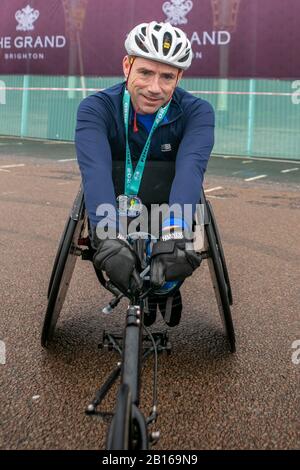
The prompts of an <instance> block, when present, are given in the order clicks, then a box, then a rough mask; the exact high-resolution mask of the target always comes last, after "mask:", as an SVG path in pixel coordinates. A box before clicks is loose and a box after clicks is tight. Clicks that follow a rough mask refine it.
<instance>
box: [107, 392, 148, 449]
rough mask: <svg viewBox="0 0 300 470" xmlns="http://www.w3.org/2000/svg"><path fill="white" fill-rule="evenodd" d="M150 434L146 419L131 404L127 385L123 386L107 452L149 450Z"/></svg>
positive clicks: (108, 437) (108, 439) (109, 434)
mask: <svg viewBox="0 0 300 470" xmlns="http://www.w3.org/2000/svg"><path fill="white" fill-rule="evenodd" d="M148 448H149V446H148V432H147V425H146V421H145V418H144V416H143V414H142V413H141V411H140V410H139V408H138V407H137V406H136V405H135V404H134V403H132V402H131V393H130V390H129V387H128V385H127V384H122V385H121V386H120V389H119V393H118V397H117V405H116V409H115V414H114V417H113V419H112V422H111V425H110V428H109V431H108V435H107V443H106V449H107V450H148Z"/></svg>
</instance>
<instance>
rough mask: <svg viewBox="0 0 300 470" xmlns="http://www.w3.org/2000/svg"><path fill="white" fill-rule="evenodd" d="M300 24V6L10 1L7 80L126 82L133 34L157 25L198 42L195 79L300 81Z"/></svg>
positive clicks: (2, 24)
mask: <svg viewBox="0 0 300 470" xmlns="http://www.w3.org/2000/svg"><path fill="white" fill-rule="evenodd" d="M299 18H300V1H299V0H289V1H288V2H283V1H282V0H263V1H262V0H168V1H164V0H152V1H151V2H147V1H145V0H131V1H130V2H129V1H128V2H127V1H125V0H111V1H110V2H109V1H107V0H47V1H45V0H2V2H1V16H0V74H12V73H20V74H47V75H53V74H55V75H105V76H114V75H122V68H121V63H122V58H123V56H124V54H125V49H124V41H125V38H126V33H127V32H128V31H130V30H131V29H132V28H133V27H134V26H135V25H136V24H138V23H142V22H148V21H152V20H156V21H164V22H169V23H171V24H173V25H174V26H178V27H180V28H182V29H183V30H184V31H185V32H186V34H187V36H188V38H189V39H190V41H191V44H192V48H193V55H194V58H193V62H192V66H191V68H190V69H189V71H188V72H186V75H188V76H197V77H204V76H206V77H241V78H243V77H245V78H246V77H265V78H268V77H269V78H287V79H299V77H300V58H299V52H298V47H297V45H298V44H300V28H299Z"/></svg>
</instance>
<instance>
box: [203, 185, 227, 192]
mask: <svg viewBox="0 0 300 470" xmlns="http://www.w3.org/2000/svg"><path fill="white" fill-rule="evenodd" d="M218 189H223V186H216V187H215V188H210V189H205V190H204V192H205V193H210V192H211V191H217V190H218Z"/></svg>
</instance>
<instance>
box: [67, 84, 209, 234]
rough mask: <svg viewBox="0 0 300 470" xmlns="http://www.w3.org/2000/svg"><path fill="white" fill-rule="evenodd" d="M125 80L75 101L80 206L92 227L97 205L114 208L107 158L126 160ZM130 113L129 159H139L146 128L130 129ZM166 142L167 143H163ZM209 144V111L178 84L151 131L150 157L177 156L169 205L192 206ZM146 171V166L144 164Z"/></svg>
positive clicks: (169, 157)
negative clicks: (161, 118) (81, 190)
mask: <svg viewBox="0 0 300 470" xmlns="http://www.w3.org/2000/svg"><path fill="white" fill-rule="evenodd" d="M124 87H125V83H120V84H117V85H115V86H113V87H111V88H108V89H106V90H104V91H101V92H98V93H95V94H93V95H90V96H88V97H87V98H85V99H84V100H83V101H82V102H81V103H80V105H79V108H78V114H77V126H76V135H75V144H76V151H77V158H78V163H79V167H80V171H81V175H82V182H83V188H84V197H85V204H86V208H87V212H88V216H89V219H90V222H91V225H92V226H96V225H97V222H98V221H99V219H100V217H98V216H96V209H97V207H98V205H99V204H102V203H109V204H112V205H114V206H115V200H116V196H115V191H114V186H113V181H112V160H121V159H124V161H125V127H124V121H123V112H122V98H123V91H124ZM132 123H133V112H131V114H130V126H129V145H130V150H131V156H132V160H133V163H134V162H135V161H137V160H138V159H139V157H140V154H141V152H142V149H143V147H144V145H145V142H146V139H147V136H148V131H147V130H146V128H145V127H144V126H143V125H142V124H138V128H139V131H138V132H134V131H133V125H131V124H132ZM165 144H168V145H165ZM213 144H214V110H213V108H212V106H211V105H210V104H209V103H208V102H207V101H205V100H202V99H201V98H196V97H194V96H193V95H191V94H190V93H188V92H186V91H184V90H183V89H182V88H179V87H177V88H176V89H175V92H174V94H173V97H172V101H171V104H170V107H169V110H168V113H167V116H166V119H165V120H164V121H163V122H162V123H161V124H160V125H159V127H158V128H157V129H156V130H155V132H154V134H153V137H152V140H151V145H150V150H149V154H148V159H149V160H176V173H175V178H174V181H173V184H172V189H171V193H170V199H169V204H170V205H171V204H174V203H177V204H180V205H183V204H197V203H198V202H199V199H200V192H201V187H202V183H203V176H204V173H205V170H206V167H207V162H208V159H209V156H210V153H211V150H212V148H213ZM145 171H147V169H146V168H145Z"/></svg>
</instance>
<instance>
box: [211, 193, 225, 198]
mask: <svg viewBox="0 0 300 470" xmlns="http://www.w3.org/2000/svg"><path fill="white" fill-rule="evenodd" d="M207 197H208V198H211V199H225V197H222V196H213V195H212V194H208V195H207Z"/></svg>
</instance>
